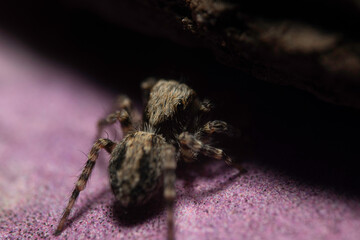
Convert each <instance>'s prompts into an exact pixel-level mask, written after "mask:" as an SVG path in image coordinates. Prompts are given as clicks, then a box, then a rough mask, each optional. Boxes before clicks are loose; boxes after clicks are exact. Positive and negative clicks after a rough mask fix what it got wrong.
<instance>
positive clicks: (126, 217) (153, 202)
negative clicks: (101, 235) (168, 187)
mask: <svg viewBox="0 0 360 240" xmlns="http://www.w3.org/2000/svg"><path fill="white" fill-rule="evenodd" d="M164 206H165V204H164V198H163V194H162V191H159V192H158V193H157V194H156V195H155V196H154V197H153V198H151V199H150V200H149V202H147V203H146V204H145V205H142V206H137V207H132V208H126V209H124V208H123V207H121V205H120V204H119V203H118V202H116V201H115V202H114V203H113V205H112V211H111V212H110V215H109V216H108V217H109V218H111V219H112V220H115V221H116V222H117V223H118V224H119V225H120V226H129V227H130V226H135V225H139V224H142V223H143V222H145V221H148V220H149V219H151V218H153V217H155V216H156V215H158V214H159V213H160V212H161V211H162V210H164Z"/></svg>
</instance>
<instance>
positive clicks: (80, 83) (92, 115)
mask: <svg viewBox="0 0 360 240" xmlns="http://www.w3.org/2000/svg"><path fill="white" fill-rule="evenodd" d="M20 49H21V48H19V47H16V46H14V45H13V44H12V43H11V42H9V41H7V40H4V39H1V38H0V238H1V239H25V238H29V239H36V238H38V239H42V238H49V239H88V238H91V239H119V238H126V239H139V238H140V239H141V238H145V237H146V238H147V239H164V237H165V234H166V227H165V214H164V211H163V209H162V208H161V206H162V205H161V204H159V203H157V202H154V203H153V204H152V205H150V206H148V207H147V208H145V209H143V210H141V211H140V212H139V213H137V214H138V215H144V216H133V215H125V216H124V215H123V216H119V215H121V214H119V213H117V211H116V210H114V209H113V200H114V199H113V196H112V193H111V191H110V188H109V184H108V177H107V169H106V161H107V159H108V158H107V155H106V154H101V157H100V159H99V162H98V164H97V166H96V167H95V170H94V172H93V175H92V177H91V179H90V182H89V184H88V186H87V188H86V189H85V191H83V192H82V193H81V194H80V197H79V199H78V201H77V203H76V204H75V207H74V209H73V212H72V214H71V216H70V221H69V225H68V227H67V228H66V229H65V231H64V232H63V233H62V234H61V235H60V236H59V237H54V236H53V235H52V233H53V232H54V229H55V226H56V224H57V222H58V220H59V217H60V214H61V212H62V211H63V209H64V207H65V204H66V203H67V200H68V197H69V196H70V193H71V190H72V188H73V186H74V182H75V181H76V179H77V176H78V174H79V173H80V171H81V169H82V166H83V165H84V163H85V161H86V156H85V154H87V152H88V150H89V149H90V147H91V145H92V142H93V140H94V135H95V123H96V121H97V120H98V119H99V118H100V117H102V116H103V115H104V113H105V112H106V110H107V109H108V107H109V104H110V103H111V102H112V100H113V99H114V97H115V96H114V95H111V94H109V93H107V92H105V90H102V89H99V88H98V87H95V86H93V85H91V84H89V83H88V82H87V81H86V78H85V77H83V76H80V75H79V74H76V73H74V72H72V71H69V70H66V69H64V68H63V67H61V66H56V65H54V64H49V63H47V62H46V61H43V60H41V59H39V58H37V57H36V56H35V54H33V53H31V52H29V51H23V50H20ZM84 153H85V154H84ZM244 165H245V167H246V168H247V170H248V173H246V174H242V175H240V176H239V175H238V174H237V171H236V170H235V169H231V168H229V167H227V166H226V165H225V164H224V163H222V162H214V161H209V162H206V163H199V164H193V165H191V164H190V165H189V164H188V165H185V166H182V169H181V170H180V171H179V178H178V181H177V184H176V189H177V194H178V197H177V201H176V210H175V215H176V237H177V239H297V240H300V239H359V236H360V206H359V199H357V198H352V197H346V196H343V195H338V194H336V193H335V192H333V191H331V190H329V189H324V188H320V187H314V186H308V185H306V184H304V183H302V182H299V181H297V180H294V179H292V178H291V177H290V176H288V175H285V174H283V173H281V172H277V171H274V170H272V169H270V168H266V167H262V166H260V165H257V164H255V163H251V159H245V164H244ZM158 206H160V207H158ZM154 209H155V210H154Z"/></svg>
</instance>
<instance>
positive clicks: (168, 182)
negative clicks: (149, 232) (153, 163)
mask: <svg viewBox="0 0 360 240" xmlns="http://www.w3.org/2000/svg"><path fill="white" fill-rule="evenodd" d="M162 152H163V156H162V158H163V160H164V198H165V202H166V212H167V239H168V240H173V239H175V226H174V201H175V197H176V191H175V180H176V174H175V170H176V156H175V148H174V147H173V146H171V145H168V146H166V147H165V148H164V149H163V151H162Z"/></svg>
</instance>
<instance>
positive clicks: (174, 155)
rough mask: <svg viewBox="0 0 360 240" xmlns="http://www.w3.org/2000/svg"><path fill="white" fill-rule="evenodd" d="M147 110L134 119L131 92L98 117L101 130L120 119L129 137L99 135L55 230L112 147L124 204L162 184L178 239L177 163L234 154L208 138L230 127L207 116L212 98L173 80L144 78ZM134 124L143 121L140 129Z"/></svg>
mask: <svg viewBox="0 0 360 240" xmlns="http://www.w3.org/2000/svg"><path fill="white" fill-rule="evenodd" d="M141 86H142V89H143V92H144V98H145V104H146V106H145V110H144V113H143V121H142V122H139V121H136V120H135V121H134V122H133V120H134V119H135V116H137V115H136V112H135V111H134V109H133V108H132V104H131V101H130V99H129V98H128V97H126V96H124V95H122V96H120V97H119V98H118V100H117V101H116V106H115V111H114V113H111V114H109V115H108V116H107V118H105V119H102V120H100V121H99V124H98V127H99V131H98V135H99V137H100V134H101V132H102V130H103V128H104V127H105V126H106V125H109V124H113V123H115V122H116V121H119V122H120V123H121V126H122V130H123V133H124V136H125V137H124V138H123V140H122V141H120V142H119V143H115V142H113V141H111V140H109V139H103V138H100V139H99V140H97V141H96V142H95V144H94V145H93V147H92V149H91V151H90V153H89V155H88V161H87V163H86V165H85V167H84V169H83V171H82V173H81V175H80V177H79V179H78V181H77V182H76V184H75V188H74V190H73V193H72V195H71V197H70V200H69V203H68V205H67V207H66V208H65V211H64V213H63V215H62V218H61V220H60V223H59V225H58V227H57V229H56V232H55V234H60V233H61V231H62V230H63V228H64V225H65V221H66V219H67V218H68V216H69V214H70V211H71V209H72V207H73V205H74V203H75V201H76V199H77V197H78V195H79V193H80V191H82V190H83V189H84V188H85V186H86V183H87V181H88V179H89V177H90V175H91V172H92V169H93V167H94V166H95V162H96V160H97V157H98V154H99V151H100V150H101V149H102V148H103V149H105V150H106V151H107V152H108V153H110V155H111V157H110V163H109V176H110V185H111V189H112V191H113V193H114V195H115V198H116V200H117V201H118V202H119V203H120V204H121V206H122V207H125V208H126V207H132V206H138V205H142V204H145V203H146V202H147V201H148V200H149V199H150V198H151V197H152V196H154V195H155V194H156V193H157V192H158V191H159V190H160V189H163V191H164V198H165V202H166V207H167V225H168V239H174V236H175V233H174V217H173V215H174V213H173V205H174V200H175V196H176V193H175V169H176V163H177V161H179V160H183V161H187V162H191V161H194V160H196V159H197V157H198V156H199V155H203V156H206V157H211V158H215V159H219V160H224V161H225V162H226V163H227V164H229V165H232V161H231V159H230V158H229V157H228V156H227V155H226V154H225V153H224V152H223V151H222V150H221V149H218V148H214V147H212V146H210V145H208V144H206V143H207V142H208V140H209V139H210V138H211V137H212V136H213V134H214V133H222V132H226V131H228V125H227V123H225V122H223V121H218V120H215V121H209V122H204V120H203V119H204V117H203V116H204V115H206V113H207V112H209V111H210V109H211V105H210V104H209V102H208V101H207V100H204V101H200V99H199V98H198V97H197V96H196V93H195V91H194V90H192V89H191V88H190V87H188V86H187V85H186V84H182V83H179V82H177V81H174V80H170V81H165V80H160V81H155V80H154V79H150V80H148V81H145V82H143V83H142V84H141ZM135 126H140V127H138V129H137V130H135V129H136V127H135Z"/></svg>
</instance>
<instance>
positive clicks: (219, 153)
mask: <svg viewBox="0 0 360 240" xmlns="http://www.w3.org/2000/svg"><path fill="white" fill-rule="evenodd" d="M179 142H180V148H181V154H182V155H183V157H184V158H185V159H184V160H187V161H194V160H196V158H197V156H198V155H199V154H202V155H204V156H207V157H210V158H215V159H218V160H223V161H225V163H226V164H227V165H229V166H233V162H232V160H231V158H230V157H229V156H228V155H226V154H225V152H224V151H223V150H222V149H219V148H215V147H212V146H210V145H208V144H204V143H203V142H202V141H200V140H198V139H196V138H195V136H194V135H192V134H190V133H188V132H183V133H181V134H180V135H179Z"/></svg>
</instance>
